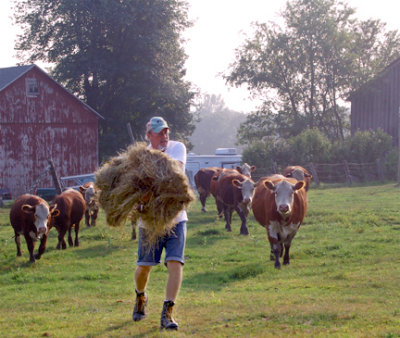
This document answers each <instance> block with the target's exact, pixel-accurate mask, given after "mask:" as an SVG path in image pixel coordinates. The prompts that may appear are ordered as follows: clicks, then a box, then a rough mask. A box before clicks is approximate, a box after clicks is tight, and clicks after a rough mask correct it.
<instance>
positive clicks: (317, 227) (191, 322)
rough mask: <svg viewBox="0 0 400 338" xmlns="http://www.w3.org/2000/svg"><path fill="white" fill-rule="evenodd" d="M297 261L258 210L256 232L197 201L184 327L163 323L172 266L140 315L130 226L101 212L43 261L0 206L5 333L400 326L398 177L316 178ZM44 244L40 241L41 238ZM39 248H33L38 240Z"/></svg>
mask: <svg viewBox="0 0 400 338" xmlns="http://www.w3.org/2000/svg"><path fill="white" fill-rule="evenodd" d="M308 197H309V210H308V213H307V216H306V218H305V223H304V225H302V227H301V228H300V230H299V232H298V233H297V236H296V237H295V239H294V240H293V243H292V247H291V264H290V265H289V266H282V269H281V270H276V269H274V266H273V262H271V261H270V260H269V244H268V239H267V235H266V231H265V229H264V228H262V227H261V226H260V225H258V223H256V222H255V220H254V219H253V217H252V215H250V217H249V220H248V224H249V232H250V236H248V237H243V236H240V235H239V227H240V220H239V217H238V216H237V215H236V214H235V215H234V217H233V226H232V229H233V231H232V232H231V233H228V232H226V230H225V229H224V222H223V221H222V220H218V219H217V218H216V209H215V206H214V201H213V199H212V198H209V200H208V210H209V212H208V213H207V214H203V213H201V212H200V203H199V202H198V201H196V202H195V203H193V204H192V205H191V207H190V210H189V218H190V220H189V222H188V240H187V248H186V265H185V268H184V281H183V284H182V288H181V291H180V294H179V297H178V300H177V304H176V306H175V308H176V310H175V313H174V314H175V319H176V320H177V321H178V323H179V325H180V330H179V331H178V332H174V333H169V332H160V331H159V318H160V312H161V306H162V302H163V299H164V288H165V282H166V278H167V271H166V268H165V267H164V266H159V267H156V268H154V269H153V271H152V274H151V279H150V282H149V285H148V290H147V291H148V293H149V305H148V311H149V315H148V317H147V318H146V319H145V320H144V321H142V322H138V323H135V322H133V321H132V319H131V318H132V309H133V305H134V282H133V276H134V270H135V266H136V250H137V242H136V241H131V240H130V231H131V229H130V227H129V226H128V225H126V226H124V227H121V228H111V227H108V226H107V225H106V223H105V220H104V216H103V214H100V219H99V222H98V226H97V227H96V228H88V229H87V228H85V227H83V228H82V229H81V232H80V247H79V248H67V249H66V250H64V251H58V250H56V249H55V247H56V244H57V240H56V231H55V229H52V230H51V232H50V238H49V240H48V244H47V251H46V253H45V254H44V255H43V256H42V259H41V260H39V261H37V262H36V263H35V264H30V263H28V261H29V255H28V252H27V248H26V244H25V241H24V240H23V246H22V248H23V256H22V257H16V246H15V243H14V239H13V238H12V237H13V231H12V227H11V226H10V224H9V218H8V213H9V207H7V208H2V209H0V244H1V245H0V336H1V337H149V336H150V337H152V336H155V337H157V336H172V335H173V336H176V337H188V336H195V337H231V336H240V337H273V336H275V337H276V336H279V337H292V336H298V337H305V336H307V337H399V336H400V244H399V243H400V188H398V187H395V184H394V183H392V184H385V185H374V186H365V187H335V188H330V187H325V188H318V189H317V188H314V187H312V188H311V189H310V191H309V193H308ZM36 248H37V246H36ZM36 248H35V249H36Z"/></svg>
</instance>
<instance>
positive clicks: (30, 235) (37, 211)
mask: <svg viewBox="0 0 400 338" xmlns="http://www.w3.org/2000/svg"><path fill="white" fill-rule="evenodd" d="M79 190H80V192H79V191H76V190H74V189H67V190H65V191H63V192H62V193H61V194H59V195H57V196H56V197H54V199H53V201H52V202H51V203H50V205H49V204H48V203H47V202H46V201H45V200H44V199H43V198H41V197H39V196H36V195H30V194H24V195H22V196H20V197H18V198H17V199H16V200H15V202H14V204H13V206H12V207H11V210H10V223H11V225H12V227H13V228H14V233H15V243H16V245H17V256H21V235H23V236H24V237H25V241H26V244H27V246H28V251H29V259H30V261H31V262H35V260H36V259H40V257H41V256H42V254H43V253H44V252H45V250H46V243H47V238H48V236H49V231H50V229H51V228H52V227H55V228H56V229H57V232H58V244H57V249H66V248H67V245H66V243H65V240H64V236H65V234H66V232H67V231H68V244H69V245H70V246H74V245H75V246H79V238H78V234H79V224H80V222H81V220H82V218H83V215H85V223H86V226H88V227H89V226H95V225H96V218H97V213H98V209H99V208H98V204H97V203H96V200H95V186H94V183H93V182H88V183H85V184H84V185H82V186H80V187H79ZM72 228H75V240H74V241H72V235H71V231H72ZM39 240H40V245H39V249H38V252H37V254H35V255H34V254H33V250H34V246H35V242H37V241H39Z"/></svg>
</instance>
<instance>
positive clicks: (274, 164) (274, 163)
mask: <svg viewBox="0 0 400 338" xmlns="http://www.w3.org/2000/svg"><path fill="white" fill-rule="evenodd" d="M272 172H273V173H274V174H277V173H278V164H277V163H276V162H275V161H273V162H272Z"/></svg>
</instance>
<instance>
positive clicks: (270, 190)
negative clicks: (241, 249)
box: [252, 175, 307, 269]
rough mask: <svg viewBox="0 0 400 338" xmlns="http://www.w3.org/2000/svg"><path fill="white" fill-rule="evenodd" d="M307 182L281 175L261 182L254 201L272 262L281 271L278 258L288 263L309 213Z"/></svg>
mask: <svg viewBox="0 0 400 338" xmlns="http://www.w3.org/2000/svg"><path fill="white" fill-rule="evenodd" d="M304 186H305V182H304V181H297V180H296V179H294V178H288V177H284V176H282V175H273V176H269V177H264V178H262V179H260V180H259V181H258V183H257V186H256V189H255V192H254V198H253V204H252V208H253V214H254V218H255V219H256V220H257V221H258V222H259V223H260V224H261V225H262V226H263V227H264V228H266V230H267V233H268V240H269V243H270V246H271V257H270V258H271V260H275V268H277V269H279V268H280V267H281V263H280V261H279V258H280V257H281V256H282V254H283V246H284V247H285V256H284V257H283V264H285V265H286V264H289V263H290V261H289V249H290V244H291V243H292V240H293V238H294V236H295V235H296V233H297V231H298V229H299V228H300V225H301V223H302V222H303V219H304V216H305V214H306V211H307V193H306V191H305V189H304Z"/></svg>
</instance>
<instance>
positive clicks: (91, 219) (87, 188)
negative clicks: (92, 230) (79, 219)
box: [79, 182, 99, 228]
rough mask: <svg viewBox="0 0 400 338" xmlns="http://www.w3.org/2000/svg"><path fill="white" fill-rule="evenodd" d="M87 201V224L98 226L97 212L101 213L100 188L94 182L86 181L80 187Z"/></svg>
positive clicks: (88, 225)
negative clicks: (98, 196) (98, 195)
mask: <svg viewBox="0 0 400 338" xmlns="http://www.w3.org/2000/svg"><path fill="white" fill-rule="evenodd" d="M79 191H80V192H81V194H82V196H83V198H84V199H85V202H86V211H85V224H86V226H87V227H88V228H89V227H91V226H92V227H94V226H96V220H97V214H98V213H99V202H98V200H97V194H98V190H97V188H96V186H95V184H94V182H86V183H85V184H84V185H81V186H80V187H79Z"/></svg>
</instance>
